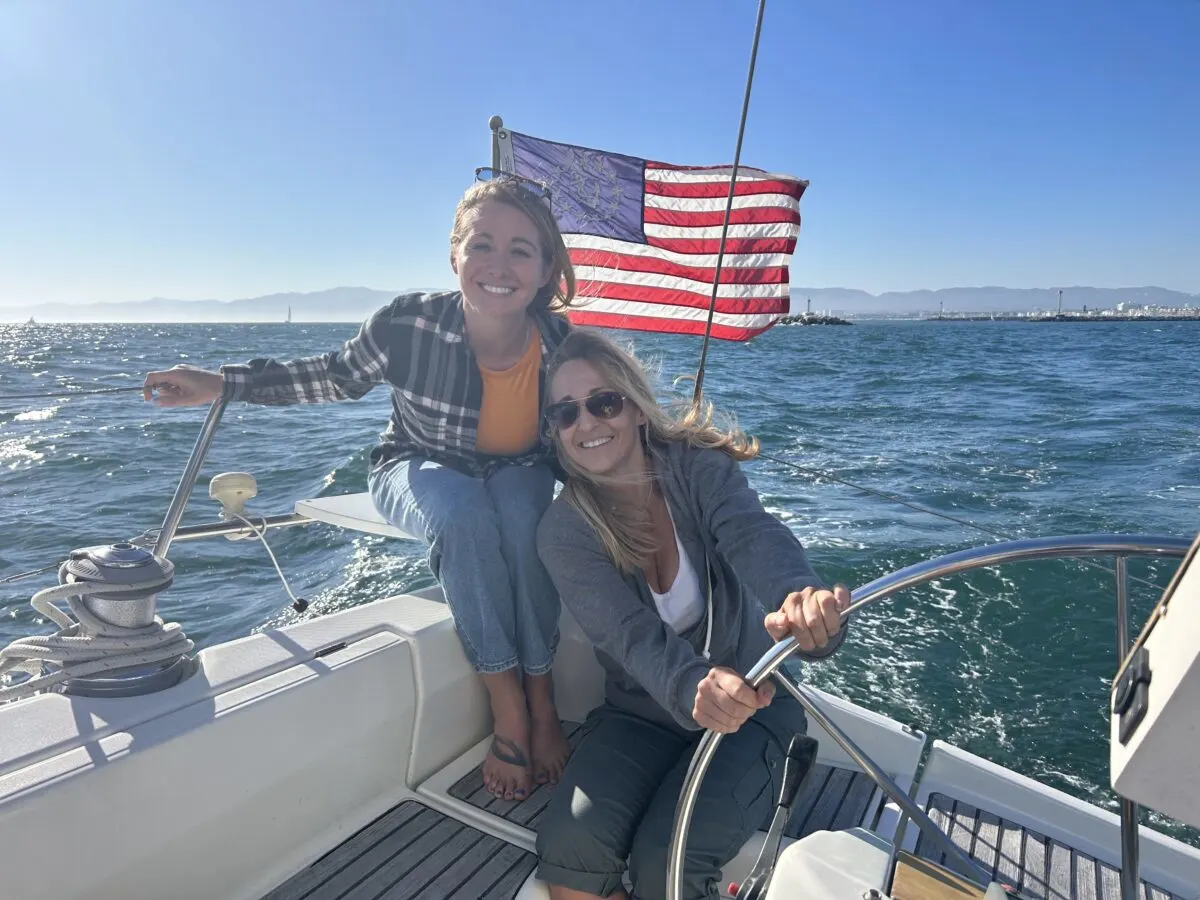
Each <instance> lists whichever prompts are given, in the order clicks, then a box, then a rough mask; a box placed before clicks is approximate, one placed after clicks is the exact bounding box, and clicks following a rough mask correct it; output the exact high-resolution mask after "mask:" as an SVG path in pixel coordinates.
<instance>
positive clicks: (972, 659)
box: [0, 322, 1200, 845]
mask: <svg viewBox="0 0 1200 900" xmlns="http://www.w3.org/2000/svg"><path fill="white" fill-rule="evenodd" d="M356 330H357V326H356V325H353V324H293V325H290V326H286V325H265V324H264V325H96V324H79V325H36V326H26V325H12V326H3V325H0V579H4V578H6V577H8V576H11V575H15V574H17V573H20V572H23V571H26V570H30V569H36V568H40V567H42V566H46V565H49V564H51V563H55V562H58V561H61V560H62V559H63V558H64V557H65V554H66V553H67V552H69V551H70V550H72V549H74V548H77V547H83V546H89V545H93V544H98V543H108V542H111V541H114V540H121V539H128V538H130V537H133V536H135V535H137V534H139V533H141V532H142V531H143V530H145V529H148V528H153V527H156V526H157V525H159V524H160V523H161V520H162V517H163V514H164V512H165V511H166V507H167V504H168V502H169V500H170V497H171V494H172V492H173V491H174V489H175V486H176V484H177V483H178V480H179V476H180V474H181V472H182V470H183V466H184V464H185V462H186V460H187V457H188V454H189V453H190V451H191V448H192V446H193V444H194V442H195V439H196V436H197V434H198V432H199V428H200V424H201V422H202V421H203V418H204V414H205V411H204V410H203V409H183V410H180V409H174V410H172V409H158V408H155V407H153V406H151V405H150V404H147V403H144V402H143V401H142V400H141V398H140V396H139V395H137V394H116V395H109V396H96V397H67V398H66V399H57V398H56V399H35V400H28V401H15V400H9V399H6V398H8V397H11V396H12V395H16V394H38V393H43V392H44V393H47V394H48V393H53V392H60V394H65V393H66V392H69V391H71V390H72V389H89V388H97V387H104V386H126V385H140V384H141V382H142V379H143V377H144V374H145V373H146V372H147V371H149V370H152V369H157V368H165V367H168V366H170V365H173V364H175V363H184V362H186V363H191V364H193V365H199V366H205V367H210V368H216V367H217V366H218V365H220V364H221V363H222V362H240V361H244V360H247V359H249V358H251V357H255V356H273V357H275V358H277V359H287V358H292V357H296V356H307V355H315V354H318V353H323V352H326V351H328V350H332V349H335V348H337V347H338V346H340V345H341V343H342V342H343V341H344V340H346V339H347V338H349V337H350V336H352V335H353V334H354V333H355V331H356ZM616 336H618V337H619V338H620V339H621V340H623V341H629V342H631V343H632V345H633V346H634V348H635V349H636V351H637V352H638V353H639V355H641V356H643V357H644V358H645V359H647V360H648V361H649V362H650V363H651V364H652V367H653V368H654V370H655V372H656V374H657V377H658V379H659V382H660V385H661V387H662V390H663V392H664V393H669V392H671V391H672V386H671V381H672V379H673V378H675V377H676V376H686V375H690V374H692V373H693V372H694V370H695V365H696V360H697V356H698V350H699V341H698V339H695V338H687V337H676V336H662V335H647V334H634V333H618V334H617V335H616ZM709 359H710V362H709V370H708V373H707V376H706V381H705V386H706V391H707V393H708V395H709V397H710V398H711V399H712V400H713V401H714V402H715V403H716V404H717V405H718V406H719V407H722V408H723V409H725V410H729V411H731V412H734V413H736V415H737V418H738V421H739V423H740V424H741V425H742V426H743V427H744V428H745V429H746V430H748V431H751V432H752V433H754V434H755V435H757V436H758V437H759V438H760V440H761V441H762V443H763V448H764V450H765V451H767V452H769V453H771V454H772V455H775V456H779V457H781V458H784V459H787V460H790V461H793V462H795V463H797V464H799V465H802V466H804V467H807V468H810V469H815V470H819V471H821V472H824V473H828V474H829V475H832V476H836V477H837V478H839V479H843V480H848V481H851V482H854V483H855V484H859V485H863V486H866V487H870V488H873V489H875V490H879V491H883V492H887V493H892V494H897V495H901V496H903V497H904V498H905V499H906V500H908V501H911V502H913V503H916V504H918V505H920V506H923V507H928V508H930V509H933V510H936V511H940V512H943V513H947V514H950V515H953V516H955V517H957V518H960V519H964V520H967V521H970V522H974V523H977V524H979V525H981V526H983V527H985V528H987V529H989V530H991V531H993V532H997V533H1000V534H1004V535H1006V536H1009V537H1033V536H1046V535H1056V534H1079V533H1091V532H1119V533H1125V534H1168V535H1174V536H1179V537H1187V538H1190V537H1193V536H1194V535H1195V534H1196V533H1197V531H1200V449H1198V448H1200V440H1198V439H1200V387H1198V385H1197V374H1196V373H1197V363H1196V361H1197V360H1200V324H1196V323H1190V322H1182V323H1136V322H1123V323H1105V324H1099V323H1097V324H1072V323H1036V324H1034V323H1022V322H1011V323H1009V322H1004V323H1001V322H986V323H985V322H962V323H949V322H943V323H935V322H860V323H858V324H855V325H854V326H852V327H799V326H792V327H779V328H776V329H774V330H772V331H771V332H768V333H767V334H765V335H763V336H761V337H760V338H758V339H756V340H754V341H752V342H750V343H748V344H729V343H723V342H717V343H716V344H715V345H714V346H713V348H712V350H711V351H710V357H709ZM674 390H677V391H679V392H680V393H681V395H686V392H687V391H689V390H690V386H688V385H683V386H680V387H677V388H675V389H674ZM388 414H389V402H388V396H387V391H386V389H382V388H381V389H377V390H375V391H373V392H372V393H371V394H369V395H368V396H367V397H366V398H365V399H363V400H360V401H357V402H345V403H339V404H335V405H332V406H330V405H322V406H294V407H286V408H268V407H253V406H249V405H246V404H236V405H234V406H231V407H230V408H229V409H228V410H227V411H226V413H225V417H224V420H223V423H222V426H221V429H220V431H219V433H218V435H217V439H216V441H215V442H214V445H213V448H212V450H211V452H210V454H209V457H208V461H207V463H206V464H205V467H204V470H203V473H202V476H201V479H200V483H199V484H198V486H197V488H196V491H195V493H194V495H193V497H192V500H191V503H190V505H189V508H188V510H187V513H186V515H185V517H184V523H185V524H192V523H200V522H205V521H213V520H214V519H215V518H216V514H217V507H216V505H215V504H213V503H212V502H211V501H210V500H209V499H208V493H207V486H208V479H209V478H210V477H211V476H212V475H214V474H216V473H219V472H225V471H247V472H251V473H253V474H254V475H255V477H256V478H257V479H258V484H259V496H258V498H257V499H256V500H255V501H254V503H253V505H252V509H253V511H254V512H256V513H262V514H272V513H284V512H289V511H290V510H291V509H292V506H293V504H294V503H295V501H296V500H299V499H303V498H307V497H315V496H320V495H325V494H333V493H345V492H355V491H362V490H365V489H366V470H367V455H368V453H369V452H370V449H371V447H372V446H373V445H374V443H375V440H376V438H377V436H378V433H379V431H380V430H382V428H383V426H384V424H385V423H386V420H387V417H388ZM747 472H748V474H749V477H750V479H751V482H752V484H754V486H755V487H756V488H757V489H758V490H759V491H760V492H761V495H762V497H763V500H764V503H765V505H766V507H767V508H768V509H769V510H770V511H771V512H773V513H774V514H776V515H777V516H779V517H780V518H781V519H782V520H783V521H785V522H786V523H787V524H788V525H789V526H790V527H791V528H792V529H793V530H794V531H795V532H796V534H797V535H798V536H799V537H800V539H801V540H802V541H803V542H804V544H805V546H806V547H807V548H808V552H809V554H810V556H811V559H812V561H813V563H814V565H815V566H816V568H817V570H818V571H819V572H820V573H821V574H822V576H823V577H824V578H825V579H826V580H828V581H834V580H838V581H844V582H846V583H847V584H849V585H851V586H852V587H853V586H859V585H862V584H865V583H866V582H868V581H870V580H871V579H873V578H875V577H877V576H879V575H882V574H885V573H887V572H890V571H892V570H894V569H897V568H900V567H902V566H906V565H909V564H911V563H914V562H917V561H919V560H922V559H926V558H931V557H936V556H938V555H941V554H944V553H948V552H951V551H954V550H959V549H963V548H966V547H970V546H975V545H979V544H984V543H989V542H992V541H994V540H996V538H994V537H992V536H990V535H988V534H985V533H982V532H979V531H974V530H972V529H971V528H969V527H966V526H964V525H960V524H957V523H953V522H949V521H946V520H944V519H940V518H937V517H935V516H931V515H926V514H923V513H918V512H916V511H913V510H911V509H908V508H905V507H903V506H901V505H898V504H895V503H893V502H890V501H888V500H884V499H881V498H879V497H876V496H872V495H868V494H864V493H862V492H860V491H857V490H855V489H853V488H850V487H847V486H845V485H843V484H840V483H838V482H836V481H833V480H831V479H829V478H826V477H820V476H813V475H810V474H802V473H799V472H796V471H794V470H792V469H790V468H788V467H786V466H783V465H780V464H779V463H777V462H772V461H766V460H759V461H756V462H753V463H749V464H747ZM268 538H269V541H270V545H271V547H272V548H273V549H274V550H275V552H276V555H277V556H278V557H279V561H280V563H281V565H282V566H283V568H284V571H285V573H286V574H287V576H288V578H289V580H290V581H291V583H292V585H293V587H294V589H295V590H296V591H297V593H299V594H301V595H302V596H305V597H307V598H308V599H310V601H311V603H312V605H311V607H310V609H309V610H308V612H307V613H305V615H306V616H316V615H321V614H323V613H328V612H332V611H334V610H338V609H343V608H346V607H349V606H354V605H356V604H360V603H365V602H368V601H370V600H372V599H376V598H379V597H382V596H386V595H388V594H392V593H396V592H401V591H405V590H409V589H413V588H416V587H421V586H425V585H428V584H431V583H432V577H431V575H430V573H429V570H428V568H427V566H426V564H425V562H424V559H423V555H422V553H421V552H420V550H419V548H418V547H417V546H416V545H414V544H410V543H407V542H400V541H390V540H386V539H383V538H376V537H371V536H367V535H360V534H355V533H351V532H345V531H341V530H339V529H337V528H334V527H331V526H325V525H315V526H309V527H305V528H287V529H280V530H276V531H272V532H270V533H269V535H268ZM171 555H172V559H173V560H174V561H175V564H176V566H177V574H176V581H175V584H174V586H173V587H172V588H171V589H170V590H169V591H168V592H166V593H165V594H164V595H162V597H161V598H160V611H161V613H162V615H163V616H164V618H165V619H167V620H168V621H178V622H180V623H181V624H183V626H184V628H185V629H186V631H187V632H188V634H189V635H190V636H191V637H192V638H193V639H194V640H196V641H197V643H198V644H199V645H200V646H207V645H211V644H213V643H216V642H220V641H225V640H228V639H230V638H235V637H238V636H241V635H245V634H248V633H250V632H253V631H255V630H257V629H262V628H266V627H270V626H275V625H280V624H283V623H287V622H289V621H293V620H294V619H296V618H297V614H296V613H294V612H293V611H292V610H291V609H290V608H289V606H288V604H289V601H288V598H287V597H286V595H285V594H284V592H283V589H282V587H281V586H280V583H279V580H278V578H277V576H276V574H275V572H274V569H273V568H272V566H271V563H270V561H269V559H268V558H267V556H266V554H265V553H264V552H263V550H262V548H261V547H260V546H258V545H257V544H256V543H255V542H250V541H240V542H229V541H226V540H224V539H221V538H216V539H210V540H204V541H187V542H181V543H177V544H176V545H175V546H174V547H173V548H172V550H171ZM763 564H764V565H770V561H769V560H764V561H763ZM1173 568H1174V564H1173V563H1166V562H1157V563H1151V562H1145V561H1134V562H1132V563H1131V567H1130V571H1131V574H1133V575H1135V576H1137V577H1138V578H1141V579H1145V580H1147V581H1149V582H1151V583H1152V584H1153V585H1156V587H1145V586H1142V585H1139V584H1136V583H1135V584H1134V585H1133V589H1132V591H1131V601H1132V609H1133V615H1132V620H1133V621H1132V627H1131V631H1132V633H1134V634H1136V633H1137V631H1138V630H1139V629H1140V626H1141V624H1142V622H1143V621H1144V619H1145V616H1146V615H1147V613H1148V612H1149V611H1150V609H1151V608H1152V607H1153V605H1154V603H1155V602H1157V600H1158V599H1159V597H1160V594H1161V588H1162V586H1165V584H1166V582H1167V580H1168V579H1169V577H1170V574H1171V572H1172V571H1173ZM52 579H53V573H46V574H44V575H41V576H38V577H34V578H29V579H24V580H21V581H16V582H11V583H0V645H3V644H5V643H7V642H8V641H10V640H12V639H13V638H15V637H18V636H22V635H25V634H30V633H35V632H47V631H49V630H51V626H50V624H49V623H47V622H46V621H44V620H42V619H40V617H38V616H37V615H36V614H35V613H34V612H33V610H32V609H31V608H30V607H29V605H28V599H29V597H30V595H31V594H32V593H33V592H34V591H35V590H37V589H39V588H41V587H45V586H48V585H49V584H51V583H53V582H52ZM1114 607H1115V600H1114V589H1113V583H1112V578H1111V576H1109V575H1107V574H1105V573H1104V572H1103V571H1099V570H1096V569H1089V568H1085V567H1082V566H1080V565H1078V564H1073V563H1069V562H1039V563H1028V564H1023V565H1018V566H1009V567H1006V568H1002V569H998V570H986V571H978V572H975V573H972V574H969V575H967V576H963V577H956V578H952V579H949V580H947V581H945V582H942V583H940V584H937V585H933V586H927V587H924V588H919V589H914V590H911V591H909V592H907V593H904V594H901V595H899V596H897V597H894V598H892V599H890V600H888V601H885V602H883V603H880V604H877V605H876V606H875V607H873V608H871V609H869V610H867V611H865V612H864V613H863V614H862V615H861V617H860V618H859V619H858V620H857V621H856V623H855V628H854V633H853V638H852V640H850V641H849V642H848V643H847V645H846V646H845V648H844V649H843V650H842V651H841V652H840V653H839V655H838V656H837V657H836V659H835V660H833V661H831V662H829V663H827V664H823V665H819V666H817V665H814V666H809V667H807V668H806V677H807V678H808V679H809V681H811V682H812V683H814V684H816V685H817V686H819V687H821V688H823V689H825V690H828V691H832V692H833V693H835V694H839V695H841V696H843V697H846V698H848V699H850V700H852V701H854V702H856V703H859V704H862V705H864V706H867V707H869V708H872V709H875V710H877V711H879V712H881V713H884V714H885V715H888V716H891V717H893V718H895V719H897V720H899V721H902V722H905V723H907V724H910V725H912V726H914V727H916V728H919V729H921V730H923V731H925V732H927V733H928V734H929V735H930V736H931V737H937V738H941V739H943V740H946V741H950V742H952V743H954V744H957V745H958V746H960V747H963V748H964V749H966V750H968V751H970V752H972V753H976V754H979V755H981V756H984V757H987V758H989V759H992V760H994V761H995V762H997V763H1000V764H1001V765H1004V766H1007V767H1009V768H1012V769H1015V770H1016V771H1019V772H1022V773H1024V774H1027V775H1029V776H1032V777H1034V778H1037V779H1040V780H1042V781H1044V782H1046V783H1049V784H1051V785H1053V786H1055V787H1058V788H1060V789H1063V790H1065V791H1067V792H1069V793H1071V794H1074V795H1076V796H1078V797H1080V798H1082V799H1085V800H1088V801H1091V802H1096V803H1099V804H1101V805H1103V806H1105V807H1107V808H1114V802H1113V797H1112V793H1111V790H1110V789H1109V787H1108V749H1107V736H1108V729H1107V719H1106V716H1105V710H1106V703H1107V691H1108V685H1109V681H1110V679H1111V677H1112V674H1113V672H1114V669H1115V664H1116V660H1115V654H1116V644H1115V631H1114ZM1148 815H1149V817H1150V818H1149V821H1150V822H1151V823H1152V824H1154V825H1155V827H1158V828H1162V829H1163V830H1166V831H1168V832H1170V833H1173V834H1176V835H1178V836H1180V837H1182V838H1184V839H1185V840H1189V841H1191V842H1193V843H1197V844H1198V845H1200V841H1198V840H1197V836H1196V833H1195V832H1193V831H1191V830H1190V829H1184V828H1181V827H1178V826H1175V825H1173V824H1172V823H1170V822H1168V821H1166V820H1164V819H1162V818H1161V817H1159V816H1157V815H1155V814H1153V813H1149V814H1148Z"/></svg>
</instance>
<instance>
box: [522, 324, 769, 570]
mask: <svg viewBox="0 0 1200 900" xmlns="http://www.w3.org/2000/svg"><path fill="white" fill-rule="evenodd" d="M572 360H580V361H582V362H586V363H588V364H589V365H591V366H592V367H593V368H594V369H595V370H596V371H597V373H599V375H600V377H601V378H602V379H603V380H604V382H605V385H606V386H607V387H608V388H610V389H611V390H614V391H616V392H617V393H619V394H621V395H622V396H623V397H624V398H625V400H626V402H627V403H630V404H632V405H633V406H634V407H635V408H636V410H637V411H638V412H640V413H641V414H642V416H643V417H644V418H645V420H646V421H645V424H644V425H643V426H642V434H641V440H642V448H643V450H644V451H645V452H646V454H647V455H648V456H650V457H651V458H652V459H655V458H658V457H659V455H660V453H661V448H662V447H663V445H665V444H669V443H672V442H682V443H686V444H689V445H691V446H693V447H698V448H702V449H708V450H720V451H721V452H723V453H727V454H728V455H729V456H731V457H733V458H734V459H736V460H739V461H744V460H748V459H753V458H754V457H755V456H757V455H758V440H757V439H756V438H752V437H748V436H747V435H746V434H745V433H744V432H743V431H742V430H741V429H740V428H738V427H737V426H736V424H735V423H733V422H732V421H730V425H729V427H728V428H724V429H722V428H720V427H718V426H717V425H716V424H714V421H713V420H714V409H713V406H712V404H711V403H703V404H700V405H696V404H692V403H690V402H689V403H688V404H687V405H686V407H685V408H684V409H683V410H682V411H681V412H680V413H679V414H677V415H671V414H670V413H668V412H667V410H665V409H664V408H663V407H662V406H661V405H660V404H659V402H658V400H657V399H656V398H655V396H654V390H653V388H652V387H651V385H650V380H649V378H648V377H647V376H646V372H645V369H644V368H643V366H642V364H641V363H640V362H639V361H638V360H637V358H636V357H634V356H633V354H632V353H629V352H626V351H625V350H623V349H621V347H619V346H618V345H617V344H616V343H615V342H613V341H611V340H609V339H608V338H607V337H603V336H602V335H600V334H598V333H596V332H595V331H586V330H583V329H574V330H572V331H571V332H570V333H569V334H568V335H567V337H566V339H565V340H564V341H563V342H562V343H561V344H560V345H559V346H558V350H557V351H556V352H555V354H554V356H553V358H552V359H551V360H550V364H549V365H548V366H547V368H546V384H547V385H550V384H551V383H552V382H553V379H554V376H555V374H556V373H557V372H558V370H559V369H560V368H561V367H562V366H563V365H564V364H565V363H568V362H570V361H572ZM553 439H554V447H555V450H556V451H557V453H558V458H559V461H560V462H561V464H562V467H563V469H564V470H565V471H566V473H567V476H568V477H567V483H566V485H565V486H564V487H563V495H564V496H565V498H566V500H567V502H568V503H570V504H571V505H572V506H574V507H575V509H577V510H578V511H579V512H580V514H581V515H582V516H583V517H584V519H585V520H586V521H587V523H588V524H589V525H591V527H592V529H593V530H594V531H595V533H596V536H597V537H599V538H600V542H601V543H602V544H603V545H604V549H605V550H606V551H607V553H608V555H609V557H610V558H611V559H612V561H613V563H614V565H616V566H617V568H618V569H620V570H621V572H622V573H624V574H626V575H628V574H631V573H632V572H634V571H635V570H637V569H639V568H641V567H642V566H643V565H645V563H646V562H647V560H649V558H650V557H651V555H652V554H653V553H654V551H655V550H656V549H657V545H656V544H655V542H654V537H653V533H652V531H651V527H650V518H649V514H648V511H647V510H645V509H631V508H629V507H628V506H627V505H622V504H619V503H614V502H613V500H612V498H611V497H607V496H605V488H611V487H616V486H620V485H624V486H628V484H629V481H628V479H627V478H626V479H623V478H620V477H614V476H604V475H596V474H594V473H592V472H589V471H587V470H586V469H584V468H582V467H580V466H579V465H577V464H576V463H575V462H574V461H573V460H572V459H571V457H570V456H569V455H568V454H567V452H566V450H565V449H564V448H563V445H562V438H561V436H560V435H559V434H558V432H557V430H555V432H554V435H553Z"/></svg>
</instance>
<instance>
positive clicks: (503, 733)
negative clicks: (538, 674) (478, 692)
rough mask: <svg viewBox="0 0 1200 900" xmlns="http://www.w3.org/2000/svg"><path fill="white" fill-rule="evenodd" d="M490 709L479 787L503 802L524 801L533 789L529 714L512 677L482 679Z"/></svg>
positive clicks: (509, 672)
mask: <svg viewBox="0 0 1200 900" xmlns="http://www.w3.org/2000/svg"><path fill="white" fill-rule="evenodd" d="M483 681H484V685H485V686H487V688H488V693H489V694H490V699H491V706H492V720H493V722H494V725H493V730H492V746H491V747H490V748H489V749H488V752H487V756H485V757H484V759H483V786H484V787H485V788H487V790H488V792H489V793H490V794H492V795H493V796H496V797H503V798H504V799H505V800H524V799H525V798H526V797H528V796H529V792H530V790H531V789H532V788H533V780H532V774H531V767H530V762H529V757H530V753H529V710H528V709H527V707H526V705H525V695H524V693H523V692H522V690H521V683H520V682H519V681H518V680H517V677H516V673H515V672H513V671H511V670H510V671H508V672H504V673H501V674H499V675H484V676H483Z"/></svg>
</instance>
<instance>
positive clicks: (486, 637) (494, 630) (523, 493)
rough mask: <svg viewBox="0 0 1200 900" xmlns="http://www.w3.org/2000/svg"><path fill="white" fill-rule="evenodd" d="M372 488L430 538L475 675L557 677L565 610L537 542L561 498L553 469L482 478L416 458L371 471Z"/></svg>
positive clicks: (393, 518) (401, 520) (400, 518)
mask: <svg viewBox="0 0 1200 900" xmlns="http://www.w3.org/2000/svg"><path fill="white" fill-rule="evenodd" d="M370 489H371V499H372V500H373V501H374V503H375V508H376V509H377V510H378V511H379V514H380V515H381V516H383V517H384V518H385V519H387V520H388V521H389V522H391V523H392V524H393V525H395V526H396V527H397V528H402V529H404V530H405V531H407V532H408V533H409V534H411V535H413V536H414V537H417V538H422V539H423V540H424V542H425V545H426V549H427V550H428V560H429V568H430V569H431V570H433V575H434V577H435V578H436V579H437V580H438V582H439V583H440V584H441V586H442V591H443V593H444V594H445V595H446V603H447V604H448V605H449V606H450V613H451V614H452V615H453V616H454V625H455V628H456V629H457V631H458V637H459V640H461V641H462V645H463V650H464V651H465V652H466V654H467V660H468V661H469V662H470V663H471V665H472V666H473V667H474V668H475V671H477V672H479V673H481V674H484V675H490V674H495V673H497V672H505V671H507V670H509V669H512V668H515V667H517V666H520V667H521V669H522V670H523V671H525V672H526V673H528V674H530V675H542V674H545V673H546V672H549V671H550V667H551V665H552V664H553V662H554V651H555V648H556V647H557V645H558V617H559V609H560V604H559V597H558V591H556V590H555V588H554V584H553V582H551V580H550V575H549V574H548V573H547V572H546V570H545V568H544V567H543V566H542V561H541V559H540V558H539V557H538V553H537V538H536V536H537V527H538V523H539V522H540V521H541V520H542V514H543V513H545V511H546V509H547V507H549V505H550V501H551V500H552V499H553V496H554V474H553V473H552V472H551V471H550V469H549V468H548V467H546V466H544V465H537V466H501V467H500V468H499V469H497V470H496V471H495V472H494V473H493V474H491V475H489V476H488V477H487V478H486V479H483V478H473V477H471V476H470V475H466V474H464V473H462V472H459V471H457V470H455V469H452V468H449V467H447V466H443V465H441V464H440V463H436V462H432V461H430V460H427V459H408V460H401V461H400V462H397V463H393V464H391V465H389V466H387V467H385V468H384V469H382V470H380V471H378V472H373V473H371V476H370Z"/></svg>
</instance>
